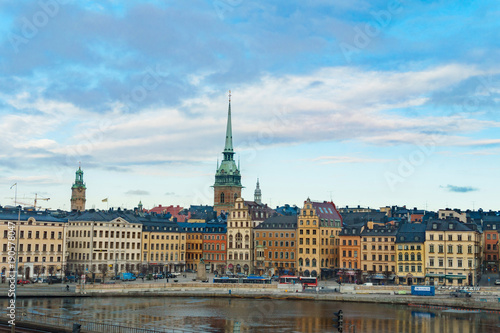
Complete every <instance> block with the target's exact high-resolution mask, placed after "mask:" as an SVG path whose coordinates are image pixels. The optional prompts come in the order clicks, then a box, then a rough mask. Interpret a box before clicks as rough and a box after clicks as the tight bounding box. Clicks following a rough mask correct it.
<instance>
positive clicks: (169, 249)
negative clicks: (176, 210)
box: [141, 222, 186, 273]
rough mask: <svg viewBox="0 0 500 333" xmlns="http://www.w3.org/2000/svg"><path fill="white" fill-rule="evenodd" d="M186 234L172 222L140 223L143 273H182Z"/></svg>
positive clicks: (184, 262) (184, 263)
mask: <svg viewBox="0 0 500 333" xmlns="http://www.w3.org/2000/svg"><path fill="white" fill-rule="evenodd" d="M185 255H186V233H185V232H183V231H182V229H181V228H180V227H179V225H178V224H177V223H174V222H143V223H142V265H143V267H144V268H142V267H141V271H142V272H143V273H146V272H150V273H167V272H182V271H184V267H185V265H186V261H185Z"/></svg>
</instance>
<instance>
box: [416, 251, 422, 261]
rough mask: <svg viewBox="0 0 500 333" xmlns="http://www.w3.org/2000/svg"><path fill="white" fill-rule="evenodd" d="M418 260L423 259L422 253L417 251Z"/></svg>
mask: <svg viewBox="0 0 500 333" xmlns="http://www.w3.org/2000/svg"><path fill="white" fill-rule="evenodd" d="M417 260H418V261H421V260H422V254H420V253H417Z"/></svg>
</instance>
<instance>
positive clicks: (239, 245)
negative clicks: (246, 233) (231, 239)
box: [236, 232, 243, 249]
mask: <svg viewBox="0 0 500 333" xmlns="http://www.w3.org/2000/svg"><path fill="white" fill-rule="evenodd" d="M242 242H243V236H242V235H241V233H239V232H238V233H237V234H236V248H237V249H242V248H243V244H242Z"/></svg>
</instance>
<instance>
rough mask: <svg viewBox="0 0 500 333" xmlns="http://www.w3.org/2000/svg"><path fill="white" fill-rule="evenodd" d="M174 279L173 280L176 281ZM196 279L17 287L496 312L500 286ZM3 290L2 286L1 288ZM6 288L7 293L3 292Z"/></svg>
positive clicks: (47, 293) (24, 291)
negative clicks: (430, 290)
mask: <svg viewBox="0 0 500 333" xmlns="http://www.w3.org/2000/svg"><path fill="white" fill-rule="evenodd" d="M174 281H177V282H174ZM209 281H210V282H199V281H196V279H195V274H186V276H185V277H184V276H180V277H179V278H176V279H175V280H172V279H169V280H168V282H167V279H159V280H156V281H147V280H146V281H141V280H137V281H133V282H132V281H131V282H116V283H112V284H85V285H83V284H69V291H68V290H67V288H66V287H67V284H55V285H46V284H31V285H24V286H20V287H18V289H17V290H18V297H19V298H33V297H148V296H151V297H156V296H162V297H218V298H268V299H289V300H321V301H334V302H363V303H386V304H401V305H408V304H413V305H421V306H437V307H451V308H464V309H479V310H485V311H500V301H499V300H500V288H499V287H496V286H491V287H488V286H483V287H470V288H467V289H468V290H470V291H471V294H472V295H471V297H470V298H469V297H463V298H461V297H460V298H456V297H453V296H451V295H450V293H451V292H452V291H454V290H456V289H457V288H456V287H436V294H435V296H414V295H411V287H409V286H400V285H390V286H364V285H355V284H342V285H339V284H337V283H336V282H334V281H320V282H319V283H318V288H306V289H302V286H301V285H300V284H295V285H294V284H288V285H280V284H278V283H272V284H265V285H262V284H222V283H212V281H213V278H210V279H209ZM6 288H7V287H6V285H1V286H0V292H1V295H7V293H6ZM4 289H5V290H4ZM3 291H5V292H3Z"/></svg>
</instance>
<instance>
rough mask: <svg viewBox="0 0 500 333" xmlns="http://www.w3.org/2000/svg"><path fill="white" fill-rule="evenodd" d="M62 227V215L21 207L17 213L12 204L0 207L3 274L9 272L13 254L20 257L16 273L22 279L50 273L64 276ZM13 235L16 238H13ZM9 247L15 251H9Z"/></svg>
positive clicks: (64, 249)
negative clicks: (26, 209) (21, 209)
mask: <svg viewBox="0 0 500 333" xmlns="http://www.w3.org/2000/svg"><path fill="white" fill-rule="evenodd" d="M18 219H19V221H18ZM65 230H66V221H65V220H64V219H60V218H56V217H54V216H51V215H50V214H47V213H45V212H28V211H21V214H20V215H19V214H18V210H17V209H15V208H13V209H7V208H2V207H0V235H2V236H1V237H2V238H1V245H0V248H1V249H2V254H1V263H0V267H1V273H2V277H6V276H8V275H9V270H10V268H9V261H10V259H9V256H11V255H13V254H14V260H13V262H14V263H15V256H16V255H17V258H18V260H19V264H18V274H19V278H21V279H32V278H35V277H47V276H49V275H55V276H64V271H65V270H66V256H65V253H66V247H65V245H66V238H65V236H66V232H65ZM16 231H19V240H17V238H16V237H15V236H16V235H15V232H16ZM13 237H14V238H15V239H12V238H13ZM9 238H10V239H9ZM18 241H19V243H18ZM11 245H13V246H11ZM11 250H14V251H13V252H11ZM2 280H3V278H2Z"/></svg>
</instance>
